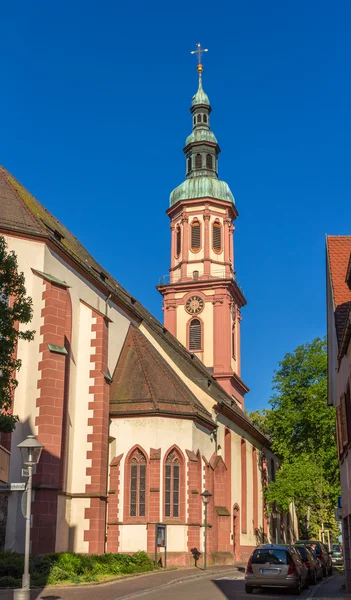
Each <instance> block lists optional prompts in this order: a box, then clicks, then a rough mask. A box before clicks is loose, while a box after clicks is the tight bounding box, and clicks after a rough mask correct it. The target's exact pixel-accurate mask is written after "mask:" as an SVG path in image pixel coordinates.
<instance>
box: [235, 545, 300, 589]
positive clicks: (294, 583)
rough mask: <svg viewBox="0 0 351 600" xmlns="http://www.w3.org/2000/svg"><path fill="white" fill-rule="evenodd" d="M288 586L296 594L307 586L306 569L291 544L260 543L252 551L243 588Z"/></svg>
mask: <svg viewBox="0 0 351 600" xmlns="http://www.w3.org/2000/svg"><path fill="white" fill-rule="evenodd" d="M255 587H256V588H257V587H259V588H263V587H280V588H290V589H291V590H293V591H294V592H295V593H296V594H297V595H300V594H301V590H302V588H304V589H306V588H307V587H308V569H307V567H306V566H305V565H304V563H303V561H302V559H301V555H300V554H299V552H297V550H295V548H294V547H293V546H290V545H285V544H260V545H259V546H257V548H256V550H254V551H253V553H252V554H251V557H250V558H249V562H248V564H247V568H246V573H245V590H246V592H247V593H248V594H252V592H253V589H254V588H255Z"/></svg>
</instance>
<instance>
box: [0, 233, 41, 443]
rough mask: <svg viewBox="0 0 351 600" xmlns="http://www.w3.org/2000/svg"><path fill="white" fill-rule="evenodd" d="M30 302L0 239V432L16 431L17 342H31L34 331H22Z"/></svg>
mask: <svg viewBox="0 0 351 600" xmlns="http://www.w3.org/2000/svg"><path fill="white" fill-rule="evenodd" d="M32 314H33V310H32V299H31V298H29V297H28V296H27V295H26V289H25V285H24V275H23V273H20V272H19V271H18V263H17V257H16V255H15V253H14V252H8V251H7V245H6V242H5V238H4V237H3V236H0V432H3V433H9V432H11V431H13V429H14V428H15V425H16V422H17V421H18V417H16V416H15V415H13V414H11V408H12V402H13V395H14V391H15V389H16V387H17V385H18V381H17V379H16V372H17V371H18V370H19V369H20V367H21V360H19V359H18V358H16V347H17V343H18V340H27V341H30V340H32V339H33V338H34V333H35V331H31V330H24V329H22V328H20V327H19V326H20V325H27V324H28V323H29V322H30V321H31V319H32Z"/></svg>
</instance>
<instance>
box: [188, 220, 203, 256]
mask: <svg viewBox="0 0 351 600" xmlns="http://www.w3.org/2000/svg"><path fill="white" fill-rule="evenodd" d="M190 229H191V251H192V252H198V251H199V250H200V248H201V225H200V221H197V220H194V221H193V222H192V224H191V228H190Z"/></svg>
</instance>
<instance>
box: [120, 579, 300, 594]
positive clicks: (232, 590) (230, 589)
mask: <svg viewBox="0 0 351 600" xmlns="http://www.w3.org/2000/svg"><path fill="white" fill-rule="evenodd" d="M310 593H311V588H310V589H309V590H306V591H304V592H303V593H302V594H301V596H295V595H293V594H292V593H291V592H288V591H285V590H281V589H277V590H265V591H257V592H256V593H253V594H251V595H250V596H249V595H248V594H247V593H246V592H245V585H244V581H243V579H242V578H240V579H238V576H237V575H236V574H235V575H231V574H225V575H218V576H217V575H216V576H215V577H214V576H213V575H212V577H203V578H201V579H195V580H190V581H184V582H183V583H182V582H179V583H174V584H173V585H169V586H168V587H167V588H163V589H160V590H153V591H150V592H145V593H143V594H142V595H140V594H139V595H138V596H132V595H131V596H129V598H130V600H132V599H133V598H137V597H139V598H142V600H188V599H189V600H226V599H227V600H244V599H245V600H248V599H249V598H260V599H261V600H279V598H283V597H284V598H285V597H286V598H289V599H290V600H297V599H298V598H299V599H300V600H303V599H304V598H305V599H307V598H308V596H309V594H310ZM129 598H128V596H127V597H125V598H124V599H122V598H121V600H127V599H128V600H129Z"/></svg>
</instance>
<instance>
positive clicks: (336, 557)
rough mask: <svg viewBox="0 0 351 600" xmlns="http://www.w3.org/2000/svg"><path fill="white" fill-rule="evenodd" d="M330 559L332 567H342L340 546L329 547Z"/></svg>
mask: <svg viewBox="0 0 351 600" xmlns="http://www.w3.org/2000/svg"><path fill="white" fill-rule="evenodd" d="M331 559H332V564H333V565H343V564H344V553H343V549H342V545H341V544H332V545H331Z"/></svg>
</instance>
